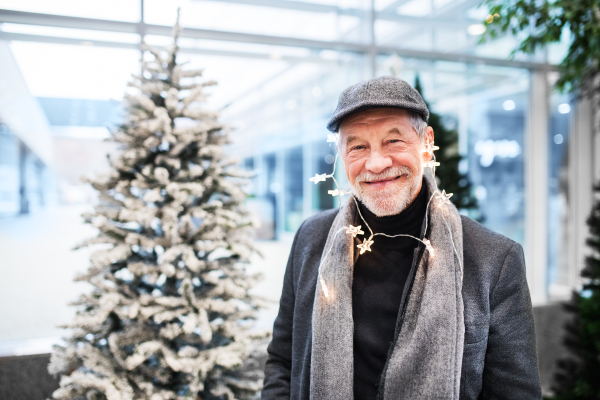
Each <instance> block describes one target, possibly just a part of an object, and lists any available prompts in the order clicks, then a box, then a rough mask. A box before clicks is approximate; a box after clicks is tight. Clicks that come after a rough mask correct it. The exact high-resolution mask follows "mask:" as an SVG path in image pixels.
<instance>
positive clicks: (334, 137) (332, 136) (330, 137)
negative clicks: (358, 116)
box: [327, 133, 339, 143]
mask: <svg viewBox="0 0 600 400" xmlns="http://www.w3.org/2000/svg"><path fill="white" fill-rule="evenodd" d="M338 135H339V134H337V133H328V134H327V143H337V142H338V138H339V136H338Z"/></svg>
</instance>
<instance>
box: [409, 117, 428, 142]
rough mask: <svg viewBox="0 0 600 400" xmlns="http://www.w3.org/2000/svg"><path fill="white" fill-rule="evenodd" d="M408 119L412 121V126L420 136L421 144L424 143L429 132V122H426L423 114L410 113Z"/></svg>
mask: <svg viewBox="0 0 600 400" xmlns="http://www.w3.org/2000/svg"><path fill="white" fill-rule="evenodd" d="M408 118H409V120H410V125H411V126H412V127H413V129H414V130H415V131H416V132H417V135H419V139H421V143H423V140H424V139H425V132H427V122H425V120H424V119H423V116H422V115H421V114H419V113H418V112H414V111H408Z"/></svg>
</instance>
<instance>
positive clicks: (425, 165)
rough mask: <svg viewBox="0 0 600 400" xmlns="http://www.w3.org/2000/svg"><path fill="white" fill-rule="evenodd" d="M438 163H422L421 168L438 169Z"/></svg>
mask: <svg viewBox="0 0 600 400" xmlns="http://www.w3.org/2000/svg"><path fill="white" fill-rule="evenodd" d="M439 166H440V163H439V162H437V161H435V160H429V161H427V162H424V163H423V167H429V168H432V169H433V168H434V167H439Z"/></svg>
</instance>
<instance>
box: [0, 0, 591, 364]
mask: <svg viewBox="0 0 600 400" xmlns="http://www.w3.org/2000/svg"><path fill="white" fill-rule="evenodd" d="M480 2H481V1H480V0H462V1H461V0H310V1H308V0H307V1H304V0H210V1H209V0H177V1H166V0H104V1H102V2H99V1H93V0H56V1H52V2H48V1H36V0H0V274H1V275H2V279H1V280H0V320H1V321H2V323H1V324H0V355H2V354H4V355H7V354H26V353H35V352H44V351H45V352H47V351H49V346H50V344H51V343H53V342H54V341H56V340H58V339H57V338H58V336H60V330H59V329H57V328H56V325H57V324H60V323H66V322H68V321H69V320H70V318H71V316H72V314H73V312H74V311H73V310H72V309H71V308H69V307H68V306H67V302H68V301H71V300H74V299H75V298H76V296H77V294H78V293H80V292H82V291H85V290H87V289H86V288H85V287H80V286H77V284H74V283H72V282H71V280H72V278H73V276H74V275H75V273H76V272H78V271H83V270H85V269H86V268H87V265H88V261H87V260H88V257H89V254H90V250H80V251H77V252H72V251H71V250H70V249H71V247H73V246H74V245H75V244H77V243H78V242H79V241H82V240H83V239H85V238H87V237H90V236H93V235H94V230H93V229H92V228H91V227H89V226H84V225H83V224H82V221H81V218H80V214H81V212H83V211H85V210H86V209H89V208H90V207H91V206H92V205H93V204H94V202H95V194H94V191H93V190H92V189H91V188H90V187H89V186H88V185H86V184H85V183H84V182H83V181H82V180H81V177H82V175H90V174H94V173H98V172H103V171H106V170H107V169H108V168H109V162H108V160H107V158H106V155H107V154H111V153H114V152H116V151H118V149H117V148H116V147H115V145H114V144H112V143H111V142H107V141H105V139H106V138H108V137H109V134H110V133H109V132H110V130H111V129H114V128H115V127H116V126H117V124H118V123H119V120H120V118H122V116H123V104H122V99H123V94H124V93H125V92H126V91H127V90H128V89H127V86H126V84H127V81H128V79H129V77H130V75H131V74H134V73H137V72H139V70H140V65H139V60H140V41H141V40H142V39H143V40H144V41H145V42H146V43H148V44H150V45H153V46H159V47H160V46H166V45H168V44H170V32H171V26H172V25H173V24H174V23H175V19H176V15H177V8H178V7H181V23H182V25H183V27H184V28H185V29H184V30H183V32H182V34H181V36H182V37H181V40H180V46H181V48H182V56H183V57H184V58H185V60H186V61H188V62H189V67H190V68H196V67H199V68H204V69H205V76H206V78H207V79H215V80H216V81H217V82H218V83H219V84H218V86H216V87H214V88H213V89H212V93H213V94H212V96H211V98H210V99H209V101H208V105H209V107H211V108H214V109H220V110H224V113H223V121H224V122H227V123H229V124H230V125H232V126H233V128H234V129H235V130H234V134H233V137H234V140H235V142H234V143H233V144H232V145H231V148H230V150H231V152H232V153H233V154H236V155H237V156H239V159H240V161H241V162H242V163H243V165H244V166H245V167H246V168H247V169H250V170H255V171H256V173H257V174H256V177H255V178H254V179H253V181H252V184H251V185H250V186H249V187H248V192H249V194H250V198H249V199H248V205H249V206H250V207H251V208H252V209H253V210H254V211H255V212H256V213H257V215H258V216H259V218H260V219H261V221H262V226H261V228H260V229H259V231H258V232H257V236H258V238H259V239H261V240H262V242H260V244H259V246H262V247H261V248H262V249H263V250H264V253H265V258H264V259H262V260H260V259H257V261H256V265H255V267H256V268H258V269H260V270H262V271H264V272H266V275H267V278H266V281H265V283H264V284H263V285H262V286H261V287H259V288H257V290H261V291H263V292H268V293H267V294H269V295H272V297H273V298H274V299H277V298H278V295H279V291H280V285H281V282H280V281H281V277H282V276H283V270H284V268H285V261H286V258H287V252H288V251H289V246H290V244H291V237H292V236H293V234H294V232H295V231H296V229H297V228H298V227H299V226H300V224H301V223H302V221H303V220H304V219H305V218H307V217H308V216H310V215H312V214H315V213H317V212H319V211H321V210H325V209H328V208H331V207H334V206H337V203H336V200H335V199H333V198H332V197H331V196H330V195H328V194H327V190H328V189H331V188H330V187H327V185H326V184H320V185H314V184H312V183H311V182H309V180H308V178H309V177H310V176H314V174H315V173H324V172H330V171H331V169H332V168H333V163H334V160H335V154H336V152H335V147H334V146H333V145H332V144H331V143H327V142H326V135H327V130H326V128H325V124H326V121H327V120H328V118H329V116H330V115H331V113H332V111H333V109H334V108H335V105H336V101H337V97H338V95H339V93H340V92H341V91H342V90H343V89H344V88H346V87H348V86H349V85H352V84H354V83H357V82H359V81H362V80H365V79H368V78H370V77H374V76H381V75H390V74H395V75H397V76H399V77H401V78H403V79H405V80H406V81H408V82H409V83H414V81H415V78H416V76H417V75H418V76H419V77H420V80H421V82H422V85H423V95H424V97H425V99H426V100H427V101H428V102H429V103H430V104H431V107H432V109H433V111H435V112H437V113H439V114H442V115H443V116H444V121H445V123H446V124H447V125H448V127H450V128H452V127H455V128H456V129H458V132H459V151H460V153H461V154H462V155H463V156H464V157H465V159H464V161H463V162H462V163H461V165H460V169H461V171H463V172H466V173H468V176H469V179H470V180H471V182H472V184H473V188H474V195H475V196H476V198H477V199H478V203H479V209H478V210H473V211H470V214H471V215H472V216H474V217H477V218H480V220H482V221H483V223H484V225H486V226H488V227H489V228H490V229H493V230H495V231H497V232H500V233H502V234H504V235H506V236H508V237H510V238H512V239H514V240H516V241H517V242H519V243H521V244H522V245H523V246H524V248H525V252H526V258H527V268H528V270H527V276H528V281H529V286H530V290H531V294H532V299H533V302H534V305H536V306H543V305H546V304H551V303H552V302H555V301H559V300H564V299H566V298H568V297H569V295H570V293H571V291H572V290H573V289H575V288H578V287H579V285H580V281H579V270H580V268H581V266H582V260H583V254H584V240H585V237H586V235H587V233H586V232H587V229H586V227H585V225H584V221H585V218H586V216H587V214H588V213H589V210H590V207H591V202H592V196H591V187H592V183H593V181H594V179H598V178H600V173H599V172H598V171H599V169H600V165H599V163H598V161H597V159H598V158H599V157H598V155H599V153H600V151H599V150H598V145H599V143H600V142H599V141H598V140H597V139H596V140H595V141H594V138H593V137H592V133H591V114H590V105H589V103H588V102H587V101H581V100H579V99H578V98H577V97H575V96H572V95H565V94H558V93H556V92H554V91H553V90H552V89H551V88H552V84H553V82H554V81H555V80H556V79H557V73H556V72H555V68H554V65H555V64H556V63H557V62H559V61H560V60H561V58H562V57H563V55H564V54H565V51H566V47H567V45H568V37H566V38H565V42H564V43H562V44H558V45H554V46H551V47H549V48H547V49H546V51H544V52H541V53H540V54H536V55H535V56H531V57H529V56H517V57H515V58H514V59H511V60H509V59H508V56H509V54H510V52H511V50H512V49H513V48H514V47H515V45H516V43H517V40H518V39H515V38H513V37H510V36H505V37H500V38H499V39H498V40H495V41H493V42H488V43H484V44H479V41H480V35H481V34H482V33H483V32H484V30H485V26H484V25H482V21H483V20H484V19H485V17H486V15H487V10H486V9H485V8H484V7H479V4H480ZM595 149H596V150H595ZM443 167H444V166H443V165H442V166H441V167H440V168H443ZM340 173H341V174H340ZM338 175H339V178H340V180H341V181H344V177H343V170H342V169H341V168H340V169H338ZM328 182H329V181H328ZM465 212H466V211H465ZM275 311H276V310H271V311H269V312H266V313H265V314H264V318H263V321H262V322H261V323H262V324H263V326H264V327H270V325H271V324H272V319H273V318H274V313H275Z"/></svg>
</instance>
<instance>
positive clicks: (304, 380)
mask: <svg viewBox="0 0 600 400" xmlns="http://www.w3.org/2000/svg"><path fill="white" fill-rule="evenodd" d="M337 212H338V210H328V211H325V212H322V213H320V214H317V215H315V216H313V217H311V218H308V219H307V220H306V221H305V222H304V223H303V224H302V226H301V227H300V228H299V229H298V232H297V233H296V237H295V239H294V243H293V245H292V250H291V253H290V257H289V260H288V265H287V269H286V272H285V277H284V282H283V291H282V295H281V302H280V308H279V315H278V316H277V318H276V320H275V324H274V327H273V340H272V341H271V343H270V344H269V347H268V359H267V362H266V366H265V381H264V387H263V390H262V397H261V398H262V400H276V399H277V400H283V399H286V400H287V399H291V400H309V398H310V393H309V388H310V362H311V341H312V339H311V338H312V331H311V321H312V311H313V303H314V297H315V288H316V286H317V272H318V267H319V262H320V259H321V254H322V252H323V247H324V245H325V241H326V239H327V235H328V233H329V228H330V227H331V224H332V223H333V220H334V218H335V216H336V214H337ZM462 226H463V254H464V278H463V288H462V295H463V303H464V321H465V342H464V351H463V361H462V371H461V380H460V399H461V400H463V399H464V400H467V399H468V400H471V399H519V400H521V399H541V398H542V394H541V388H540V379H539V373H538V361H537V354H536V348H535V332H534V326H533V311H532V307H531V299H530V296H529V289H528V287H527V282H526V280H525V260H524V257H523V249H522V247H521V246H520V245H519V244H518V243H516V242H514V241H512V240H510V239H508V238H506V237H504V236H502V235H499V234H497V233H494V232H492V231H490V230H489V229H487V228H485V227H484V226H482V225H481V224H479V223H477V222H475V221H473V220H472V219H470V218H467V217H464V216H463V217H462Z"/></svg>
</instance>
